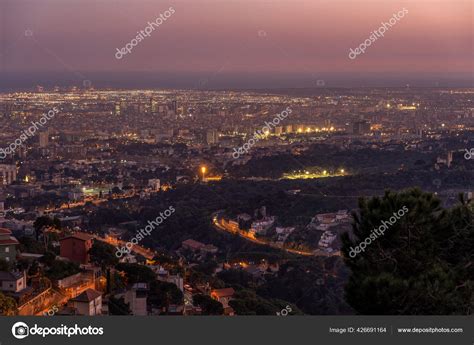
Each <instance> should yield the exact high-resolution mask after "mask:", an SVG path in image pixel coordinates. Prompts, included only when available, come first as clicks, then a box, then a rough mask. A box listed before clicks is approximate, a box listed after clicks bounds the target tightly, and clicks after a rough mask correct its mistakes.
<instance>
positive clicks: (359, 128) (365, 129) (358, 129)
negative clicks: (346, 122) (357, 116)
mask: <svg viewBox="0 0 474 345" xmlns="http://www.w3.org/2000/svg"><path fill="white" fill-rule="evenodd" d="M352 133H353V134H354V135H363V134H367V133H370V123H369V122H367V121H365V120H361V121H355V122H354V123H353V127H352Z"/></svg>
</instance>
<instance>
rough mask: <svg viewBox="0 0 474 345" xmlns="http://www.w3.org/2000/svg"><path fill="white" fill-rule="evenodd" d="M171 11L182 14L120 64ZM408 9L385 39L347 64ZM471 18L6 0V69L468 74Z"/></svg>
mask: <svg viewBox="0 0 474 345" xmlns="http://www.w3.org/2000/svg"><path fill="white" fill-rule="evenodd" d="M170 6H172V7H173V8H174V9H175V10H176V13H175V14H173V15H172V16H171V17H170V18H169V19H168V20H167V21H166V22H165V23H163V24H162V25H161V26H160V27H159V28H158V29H157V30H155V31H154V32H153V33H152V34H151V36H150V37H148V38H146V39H145V40H144V41H142V42H140V43H139V44H138V45H137V46H136V47H135V48H134V49H133V51H132V53H131V54H128V55H126V56H125V57H124V58H123V59H121V60H117V59H115V57H114V54H115V52H116V48H120V47H123V46H124V45H125V44H126V43H127V42H129V41H130V40H131V39H132V38H133V37H134V36H135V35H136V31H138V30H142V29H144V28H145V26H146V25H147V22H148V21H150V20H154V19H155V18H156V17H158V16H159V14H160V13H162V12H164V11H165V10H166V9H168V8H169V7H170ZM404 7H405V8H406V9H407V10H408V13H407V14H406V15H405V17H404V18H402V19H401V20H400V21H399V22H398V23H397V24H396V25H394V26H393V27H392V28H390V29H389V31H388V32H386V33H385V37H382V38H379V39H378V40H377V41H376V42H374V43H373V44H372V45H371V46H370V47H369V48H368V49H367V51H366V52H365V54H363V55H360V56H359V57H357V59H355V60H350V59H348V53H349V49H350V48H355V47H356V46H358V45H359V44H360V43H361V42H362V41H364V40H365V39H367V38H368V36H369V35H370V32H371V31H372V30H374V29H377V28H378V27H379V26H380V25H381V22H382V21H388V20H389V18H390V17H391V16H392V15H393V14H394V13H396V12H398V11H399V10H401V9H402V8H404ZM472 10H473V9H472V1H469V0H450V1H446V0H409V1H398V0H279V1H275V0H272V1H269V0H265V1H261V0H186V1H184V0H181V1H156V0H155V1H148V0H147V1H143V0H133V1H132V0H130V1H125V0H122V1H114V0H80V1H79V0H68V1H65V0H41V1H32V0H30V1H25V0H14V1H8V0H7V1H6V2H5V1H3V2H2V4H0V12H2V13H3V14H0V21H3V23H1V24H0V39H2V42H0V52H1V53H3V54H2V56H1V57H0V62H1V63H2V67H3V69H4V70H6V71H7V72H12V71H50V70H53V71H64V70H67V69H68V68H69V69H74V70H80V71H117V72H123V71H167V72H173V71H176V72H187V71H191V72H210V73H212V72H216V73H217V72H218V71H220V72H219V73H221V72H225V73H254V72H272V73H308V74H310V73H313V72H314V71H316V72H321V71H324V72H328V73H331V72H351V73H365V72H396V73H408V74H409V73H420V74H423V73H432V72H445V73H459V72H461V73H463V72H464V73H469V72H471V71H472V67H473V66H472V60H473V50H472V42H473V37H472V33H473V30H472V29H473V27H472V25H473V24H472V19H473V18H472V13H473V12H472ZM2 15H3V17H2ZM25 29H31V30H32V32H33V39H32V38H28V37H25V36H24V34H23V33H24V30H25ZM260 30H262V31H264V32H265V33H266V36H264V37H259V35H258V32H259V31H260ZM2 31H3V32H2Z"/></svg>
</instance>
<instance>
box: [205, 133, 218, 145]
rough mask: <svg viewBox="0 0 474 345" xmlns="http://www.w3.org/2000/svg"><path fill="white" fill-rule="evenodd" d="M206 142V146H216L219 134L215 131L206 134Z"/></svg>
mask: <svg viewBox="0 0 474 345" xmlns="http://www.w3.org/2000/svg"><path fill="white" fill-rule="evenodd" d="M206 142H207V144H208V145H213V144H217V143H218V142H219V133H218V132H217V131H216V130H215V129H210V130H208V131H207V132H206Z"/></svg>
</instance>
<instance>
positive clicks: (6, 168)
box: [0, 164, 16, 185]
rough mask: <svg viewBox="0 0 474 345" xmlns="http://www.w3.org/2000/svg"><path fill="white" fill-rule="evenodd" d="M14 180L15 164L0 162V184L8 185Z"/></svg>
mask: <svg viewBox="0 0 474 345" xmlns="http://www.w3.org/2000/svg"><path fill="white" fill-rule="evenodd" d="M15 180H16V166H15V165H13V164H0V184H3V185H8V184H11V183H12V182H13V181H15Z"/></svg>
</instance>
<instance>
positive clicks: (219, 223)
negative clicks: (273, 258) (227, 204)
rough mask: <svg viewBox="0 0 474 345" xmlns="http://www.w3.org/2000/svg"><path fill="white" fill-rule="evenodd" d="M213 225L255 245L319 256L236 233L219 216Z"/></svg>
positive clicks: (242, 233)
mask: <svg viewBox="0 0 474 345" xmlns="http://www.w3.org/2000/svg"><path fill="white" fill-rule="evenodd" d="M212 224H213V225H214V227H215V228H216V229H218V230H221V231H225V232H228V233H231V234H234V235H237V236H240V237H242V238H245V239H246V240H248V241H251V242H253V243H257V244H261V245H264V246H269V247H272V248H275V249H280V250H284V251H286V252H288V253H292V254H296V255H303V256H317V254H315V253H314V252H308V251H302V250H296V249H291V248H282V247H280V246H278V245H276V244H275V243H272V242H269V241H264V240H262V239H259V238H255V237H254V236H252V235H250V234H249V233H246V232H245V231H242V230H240V231H235V230H233V229H230V228H228V227H226V226H224V224H223V223H222V221H220V220H219V216H218V215H214V216H213V218H212Z"/></svg>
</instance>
